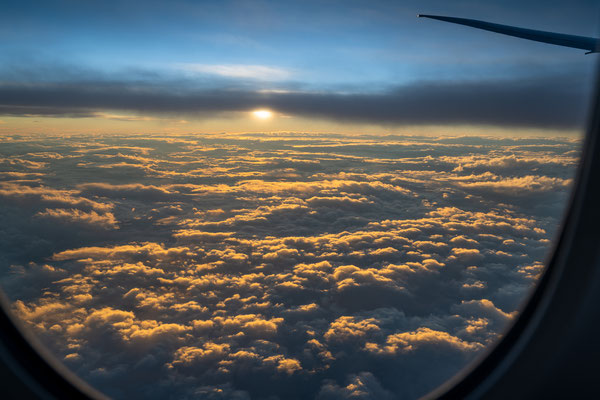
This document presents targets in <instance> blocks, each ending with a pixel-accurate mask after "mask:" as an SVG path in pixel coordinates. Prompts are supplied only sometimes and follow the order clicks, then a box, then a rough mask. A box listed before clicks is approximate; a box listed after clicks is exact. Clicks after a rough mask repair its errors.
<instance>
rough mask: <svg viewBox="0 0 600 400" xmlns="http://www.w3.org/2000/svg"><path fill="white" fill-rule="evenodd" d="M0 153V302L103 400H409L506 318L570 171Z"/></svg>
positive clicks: (477, 158)
mask: <svg viewBox="0 0 600 400" xmlns="http://www.w3.org/2000/svg"><path fill="white" fill-rule="evenodd" d="M2 141H3V142H2V147H1V148H0V153H1V154H0V156H1V158H0V165H1V167H2V170H1V175H0V177H1V179H2V182H1V183H0V201H1V202H2V207H0V218H1V219H2V221H3V223H2V228H1V229H0V235H1V238H2V240H0V243H1V246H2V249H1V250H2V251H1V252H0V254H1V256H0V257H1V258H0V261H1V262H2V265H3V268H2V284H3V288H4V289H5V291H6V292H7V293H8V295H9V296H10V297H11V299H13V301H14V302H13V307H14V311H15V312H16V314H17V315H19V316H20V317H21V318H22V319H24V320H25V321H27V322H28V324H29V325H30V326H31V327H32V329H33V330H34V331H35V332H36V333H37V334H38V335H39V336H40V338H41V339H42V340H43V341H44V343H46V345H47V346H48V347H49V348H50V349H52V351H53V352H54V353H55V354H56V355H57V357H59V358H60V359H61V360H63V362H64V363H65V364H66V365H67V366H68V367H69V368H71V369H72V370H73V371H75V372H76V373H77V374H78V375H80V376H81V377H83V378H84V379H86V380H87V381H89V382H90V383H92V384H93V385H94V386H96V387H98V388H99V389H100V390H103V391H105V392H106V393H107V394H109V395H111V396H113V397H115V398H130V397H134V398H166V397H172V398H186V397H194V398H206V399H254V398H280V399H304V398H315V399H343V398H359V399H375V398H377V399H381V398H383V399H386V398H397V397H401V398H416V397H418V396H420V395H423V394H424V393H425V392H427V391H428V390H430V389H433V388H435V387H436V386H437V385H439V384H441V383H442V382H443V381H444V380H445V379H447V378H449V377H451V376H452V375H453V374H454V373H456V372H457V371H458V370H459V369H460V368H461V367H463V366H465V365H466V363H467V362H468V361H469V360H472V359H473V358H474V357H475V356H476V355H477V354H478V353H479V352H480V351H481V350H482V349H484V348H485V347H486V346H488V345H489V344H490V343H492V342H493V341H494V340H496V339H497V337H498V335H500V334H501V333H502V332H503V330H504V329H506V328H507V326H508V325H509V323H510V321H511V320H513V319H514V318H515V316H516V314H517V311H518V308H519V304H520V303H521V302H522V301H523V299H524V298H525V297H526V294H527V292H528V290H529V289H530V288H531V287H532V285H533V284H534V283H535V281H536V279H537V278H538V277H539V275H540V274H541V272H542V265H543V264H542V261H543V258H544V256H545V253H546V251H547V250H548V248H549V244H550V239H551V238H552V236H553V234H554V232H555V231H556V229H557V225H558V221H559V218H560V216H561V213H562V207H564V204H565V201H566V196H567V194H568V190H569V188H570V185H571V183H572V174H573V172H574V166H575V165H576V163H577V158H578V142H577V141H573V140H561V139H489V138H470V137H464V138H420V137H393V136H389V137H377V138H375V137H367V136H365V137H353V138H347V137H346V138H345V137H340V136H326V135H321V136H319V135H314V136H308V135H305V136H303V135H295V136H293V135H287V136H286V135H279V136H268V135H256V136H253V135H245V136H233V135H231V136H220V137H217V136H203V137H190V136H186V137H184V136H179V137H162V136H150V137H148V136H146V137H141V136H127V137H126V136H122V137H116V136H107V137H95V138H93V139H92V138H90V137H85V136H81V137H69V138H62V137H44V138H43V140H42V139H41V138H37V137H17V136H14V137H5V138H3V139H2ZM131 382H136V384H135V385H131Z"/></svg>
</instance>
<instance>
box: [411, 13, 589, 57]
mask: <svg viewBox="0 0 600 400" xmlns="http://www.w3.org/2000/svg"><path fill="white" fill-rule="evenodd" d="M418 17H423V18H431V19H437V20H440V21H446V22H451V23H454V24H460V25H466V26H470V27H473V28H478V29H483V30H486V31H491V32H496V33H501V34H503V35H509V36H515V37H518V38H522V39H529V40H534V41H536V42H543V43H550V44H555V45H558V46H565V47H572V48H576V49H582V50H587V53H586V54H588V53H598V52H600V39H597V38H592V37H586V36H576V35H567V34H564V33H555V32H546V31H537V30H534V29H525V28H518V27H516V26H509V25H501V24H494V23H491V22H486V21H479V20H476V19H467V18H455V17H443V16H439V15H425V14H419V15H418Z"/></svg>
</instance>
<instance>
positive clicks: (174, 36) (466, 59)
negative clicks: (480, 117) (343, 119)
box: [0, 1, 598, 125]
mask: <svg viewBox="0 0 600 400" xmlns="http://www.w3.org/2000/svg"><path fill="white" fill-rule="evenodd" d="M418 13H430V14H441V15H451V16H459V17H467V18H477V19H483V20H489V21H493V22H499V23H505V24H512V25H517V26H524V27H529V28H534V29H542V30H551V31H556V32H564V33H570V34H578V35H586V36H596V35H597V26H596V23H597V17H598V5H597V4H596V2H594V1H545V2H540V1H526V2H506V1H502V2H479V1H456V2H444V1H427V2H420V1H305V2H292V1H203V2H187V1H174V2H168V4H167V3H165V2H156V1H148V2H144V3H143V4H140V3H139V2H128V1H122V2H116V1H107V2H103V3H101V4H100V3H90V2H76V1H54V2H44V3H38V2H27V1H22V2H13V4H9V5H7V6H4V7H3V13H2V16H0V25H2V28H0V64H1V65H2V66H3V67H0V81H1V82H2V87H3V88H6V87H7V86H8V87H12V88H14V87H15V86H23V85H25V86H27V87H28V88H29V89H31V87H32V86H37V87H39V86H40V85H43V84H44V83H46V84H47V83H49V82H51V83H54V84H59V85H61V87H62V88H63V89H64V88H65V86H68V87H69V88H71V89H74V88H77V87H83V86H81V85H83V84H84V83H85V84H88V85H89V83H90V82H94V83H95V84H97V83H98V82H101V83H102V85H103V88H106V85H112V88H113V89H114V91H115V93H113V95H114V96H115V97H116V98H122V97H123V96H119V93H118V91H119V87H120V88H121V89H123V88H128V90H129V89H131V88H132V87H135V90H139V89H140V88H142V89H143V90H150V89H153V90H154V89H156V88H157V87H160V91H161V93H162V94H164V93H166V94H169V95H173V94H181V93H183V92H185V93H188V94H189V92H190V91H191V90H196V91H202V92H205V91H207V90H232V89H233V90H235V91H240V90H242V91H244V93H246V92H252V93H256V92H259V93H261V92H265V91H267V92H268V91H271V92H273V91H274V92H276V93H281V92H294V93H311V94H314V93H319V94H336V95H339V94H342V95H344V94H382V93H383V94H387V93H390V92H393V91H396V90H397V89H398V88H399V87H406V86H411V85H413V86H414V85H420V84H421V83H422V82H426V83H431V82H434V83H436V84H437V83H440V82H441V83H443V84H444V85H448V84H449V83H452V82H464V81H469V82H488V83H489V81H495V82H499V84H500V85H502V84H503V82H505V81H513V82H516V81H523V80H529V79H532V77H535V78H536V79H539V78H540V77H546V78H547V81H548V82H555V81H557V77H562V76H566V77H571V78H572V77H577V79H579V83H574V82H568V83H567V84H565V85H566V86H568V87H578V88H580V87H582V88H585V86H586V85H587V84H589V79H590V72H591V70H592V68H593V66H594V65H595V58H596V56H594V55H592V56H584V54H583V51H578V50H575V49H568V48H560V47H557V46H551V45H545V44H539V43H532V42H527V41H522V40H519V39H515V38H510V37H505V36H502V35H496V34H493V33H489V32H483V31H476V30H473V29H469V28H466V27H462V26H456V25H452V24H446V23H442V22H439V21H432V20H424V19H419V18H417V17H416V15H417V14H418ZM561 79H562V78H561ZM569 79H570V78H569ZM540 85H541V86H547V84H545V83H544V84H542V83H540ZM517 86H518V85H517ZM94 90H96V89H94ZM103 90H104V89H103ZM561 90H562V91H561V92H560V93H557V94H556V97H557V98H559V97H563V98H564V97H565V95H564V93H563V92H564V88H563V89H561ZM578 90H579V89H578ZM1 96H2V97H3V98H4V101H3V104H4V105H14V106H18V107H21V108H23V107H27V106H32V107H37V108H39V107H44V108H45V109H49V108H53V109H54V108H56V107H55V105H54V104H50V103H44V104H40V103H39V100H35V101H32V102H28V101H24V100H22V99H21V100H14V99H13V97H11V95H10V94H9V93H6V92H4V93H3V94H1ZM235 96H237V97H239V94H236V95H235ZM439 96H442V97H443V96H444V93H441V92H440V94H439ZM515 96H517V97H519V96H520V95H519V94H518V93H515ZM579 96H580V97H581V98H583V97H584V96H585V94H584V93H583V92H581V91H580V94H579ZM40 97H42V96H40V95H36V96H35V98H36V99H39V98H40ZM58 97H60V96H58ZM263 97H264V96H263ZM328 101H329V100H328ZM330 101H331V102H334V103H335V102H336V101H337V99H331V100H330ZM361 101H362V100H361ZM67 103H69V107H66V108H67V109H66V110H64V114H65V115H66V114H69V115H70V114H74V113H80V111H82V110H74V108H76V107H72V106H73V105H74V104H73V103H76V101H75V100H73V101H71V102H67ZM270 103H272V104H270ZM279 103H280V102H279V100H274V101H271V99H266V100H264V101H262V100H260V101H259V100H256V101H254V102H252V104H249V105H248V107H252V106H254V105H256V106H266V107H271V108H275V109H277V106H278V104H279ZM378 104H379V103H378ZM390 104H392V103H390ZM86 107H87V108H86V111H87V112H90V111H92V112H96V111H97V110H99V109H106V104H90V105H87V106H86ZM243 107H246V105H244V106H243ZM243 107H241V108H243ZM390 107H392V106H391V105H390ZM121 109H123V110H124V111H127V112H135V113H138V114H139V113H140V112H141V113H143V112H144V107H141V108H140V107H138V108H136V107H130V109H128V107H125V106H122V107H121ZM235 110H237V109H235ZM282 110H283V111H282V112H283V113H285V114H286V115H288V116H289V115H292V116H294V115H295V109H294V107H293V106H288V107H287V108H286V107H283V108H282ZM26 111H27V112H23V113H21V114H28V115H31V114H35V113H34V112H32V110H29V109H28V110H26ZM76 111H77V112H76ZM151 111H152V112H153V113H155V112H157V110H156V109H152V110H151ZM202 111H203V109H201V110H199V113H200V114H202ZM210 111H211V112H214V111H215V110H214V109H212V108H211V110H210ZM223 111H232V110H231V107H229V108H227V107H225V108H224V109H223ZM168 112H171V113H172V112H173V110H171V109H170V110H168ZM302 112H304V113H305V114H303V116H304V117H315V118H325V119H327V118H329V119H338V120H339V118H340V117H339V115H337V114H335V113H331V115H330V114H327V113H325V114H324V115H318V113H316V114H315V113H312V112H309V111H306V110H305V111H302ZM3 113H4V114H5V115H15V110H14V107H13V108H11V109H8V111H6V110H4V112H3ZM17 114H19V113H17ZM21 114H19V115H21ZM42 114H49V113H47V112H44V113H42ZM350 114H356V113H355V112H352V111H351V112H350ZM377 118H379V117H378V116H375V117H374V118H372V119H373V120H375V119H377ZM365 120H368V118H367V119H365ZM369 122H373V121H369ZM392 122H393V121H392ZM396 122H397V121H396ZM396 122H394V123H396ZM426 122H427V121H426ZM437 122H441V123H443V122H444V121H437ZM446 122H452V121H446ZM465 122H466V123H468V122H469V121H465ZM475 123H479V122H478V121H475ZM563 125H564V124H563ZM571 125H572V123H571Z"/></svg>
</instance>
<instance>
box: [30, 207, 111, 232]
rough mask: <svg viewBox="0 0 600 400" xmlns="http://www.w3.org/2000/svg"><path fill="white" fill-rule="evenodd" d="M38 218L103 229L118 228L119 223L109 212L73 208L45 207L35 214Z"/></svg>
mask: <svg viewBox="0 0 600 400" xmlns="http://www.w3.org/2000/svg"><path fill="white" fill-rule="evenodd" d="M35 216H36V217H38V218H47V219H53V220H56V221H62V222H66V223H80V224H86V225H91V226H98V227H101V228H104V229H118V228H119V224H118V221H117V220H116V219H115V216H114V215H113V214H112V213H110V212H107V213H104V214H98V213H97V212H96V211H90V212H89V213H86V212H83V211H81V210H77V209H74V208H70V209H65V208H56V209H50V208H47V209H46V210H44V211H40V212H38V213H37V214H35Z"/></svg>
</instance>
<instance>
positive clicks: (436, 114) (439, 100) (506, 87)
mask: <svg viewBox="0 0 600 400" xmlns="http://www.w3.org/2000/svg"><path fill="white" fill-rule="evenodd" d="M186 87H188V88H189V87H191V88H194V87H195V89H186ZM588 92H589V89H588V88H587V87H586V81H585V80H584V79H583V78H581V77H580V76H578V75H576V74H572V75H570V76H567V75H545V76H538V77H532V76H529V77H520V78H515V79H507V80H494V81H492V80H481V81H476V80H473V81H437V82H436V81H426V82H419V83H412V84H409V85H405V86H397V87H392V88H388V89H387V90H384V91H381V92H377V93H373V92H364V91H363V92H360V91H357V90H354V91H353V92H350V93H342V92H335V91H329V92H310V91H306V92H305V91H288V92H285V91H271V92H269V91H260V90H255V89H249V88H242V89H240V88H227V87H226V86H224V88H214V86H213V87H212V88H210V89H203V88H198V86H197V85H196V84H195V83H194V82H188V83H187V84H185V82H181V81H179V82H177V83H175V84H161V83H160V82H158V83H157V82H150V81H147V82H146V81H142V82H140V81H138V82H137V83H127V82H122V83H118V82H104V81H85V82H80V83H56V82H55V83H19V84H4V85H2V86H0V104H1V106H0V113H1V114H4V115H17V116H23V115H36V116H37V115H47V116H64V117H73V116H80V117H90V116H93V115H94V113H95V112H100V111H103V110H123V111H125V110H126V111H132V112H139V113H148V114H185V115H190V114H191V115H194V114H199V115H206V114H210V113H219V112H227V111H247V110H250V109H253V108H257V107H270V108H272V109H274V110H276V111H278V112H281V113H284V114H289V115H301V116H306V117H313V118H314V117H319V118H325V119H333V120H338V121H353V122H364V123H375V124H383V125H387V124H483V125H497V126H526V127H546V128H575V127H579V126H581V125H582V124H583V122H584V118H585V114H586V107H587V101H586V100H587V96H588Z"/></svg>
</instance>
